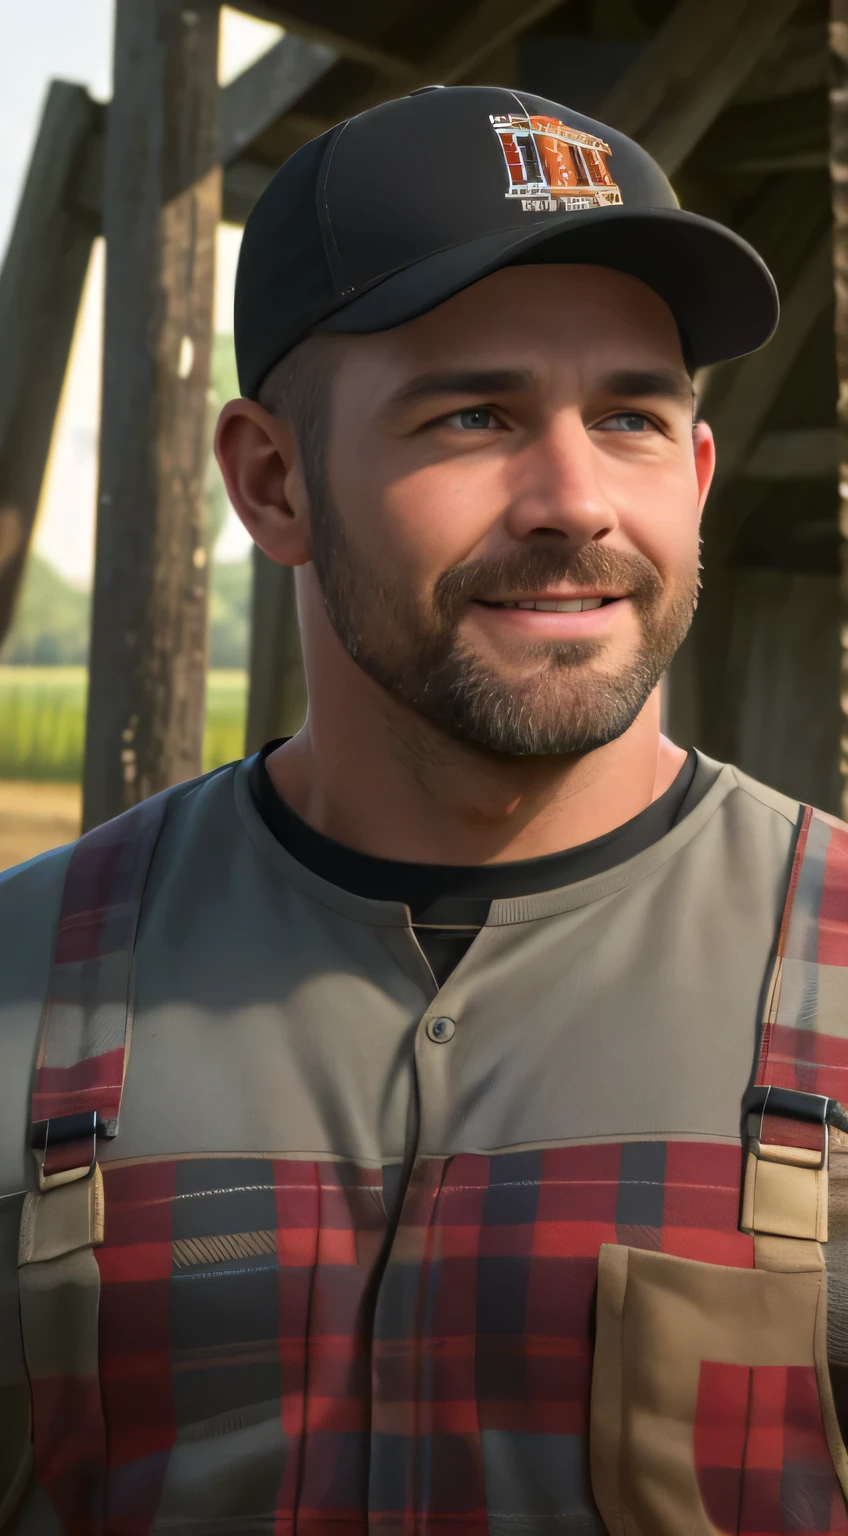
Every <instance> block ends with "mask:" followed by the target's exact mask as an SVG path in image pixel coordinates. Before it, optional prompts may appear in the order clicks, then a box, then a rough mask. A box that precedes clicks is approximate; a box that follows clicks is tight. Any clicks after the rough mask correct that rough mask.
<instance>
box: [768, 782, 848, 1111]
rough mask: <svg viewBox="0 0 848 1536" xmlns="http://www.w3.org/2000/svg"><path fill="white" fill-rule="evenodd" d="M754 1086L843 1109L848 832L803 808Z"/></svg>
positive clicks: (846, 1094) (847, 1056) (847, 1081)
mask: <svg viewBox="0 0 848 1536" xmlns="http://www.w3.org/2000/svg"><path fill="white" fill-rule="evenodd" d="M756 1082H757V1084H758V1085H759V1086H761V1087H769V1086H770V1087H771V1088H772V1090H775V1089H778V1088H779V1089H783V1090H786V1091H790V1092H797V1093H803V1094H811V1095H814V1096H816V1097H820V1098H825V1099H833V1100H836V1101H837V1103H840V1104H845V1103H846V1102H848V826H846V825H845V824H844V823H843V822H841V821H837V820H836V818H835V817H833V816H828V815H826V814H825V813H824V812H823V811H816V810H813V809H812V808H811V807H810V806H806V807H805V808H804V812H803V816H802V820H801V829H800V832H799V835H798V842H797V845H796V849H795V858H794V860H793V864H792V874H791V876H790V880H789V889H788V892H787V897H786V904H785V907H784V912H783V920H782V922H781V925H780V935H779V938H778V945H777V964H776V967H775V975H774V980H773V984H772V988H771V996H770V999H769V1004H768V1010H767V1015H766V1020H765V1023H764V1026H763V1035H762V1042H761V1047H760V1058H759V1063H758V1067H757V1077H756Z"/></svg>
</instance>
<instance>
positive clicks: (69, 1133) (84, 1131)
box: [30, 1109, 97, 1151]
mask: <svg viewBox="0 0 848 1536" xmlns="http://www.w3.org/2000/svg"><path fill="white" fill-rule="evenodd" d="M96 1135H97V1110H96V1109H93V1110H91V1112H90V1113H87V1114H83V1115H53V1116H52V1117H51V1118H50V1119H49V1120H34V1121H33V1125H32V1133H31V1136H30V1146H32V1147H43V1148H44V1150H45V1151H46V1150H47V1147H48V1146H51V1147H55V1146H57V1145H58V1146H65V1145H66V1143H67V1142H69V1141H86V1140H87V1139H88V1137H89V1136H96Z"/></svg>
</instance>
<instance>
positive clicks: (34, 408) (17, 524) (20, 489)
mask: <svg viewBox="0 0 848 1536" xmlns="http://www.w3.org/2000/svg"><path fill="white" fill-rule="evenodd" d="M101 115H102V108H101V107H100V106H98V104H97V102H95V101H92V99H91V97H90V96H89V94H88V92H87V91H86V90H85V89H84V87H83V86H81V85H69V84H67V83H66V82H65V81H63V80H54V81H53V82H52V84H51V86H50V89H49V91H48V94H47V100H46V102H45V106H44V112H43V115H42V118H41V124H40V126H39V130H38V135H37V138H36V141H35V148H34V150H33V153H32V159H31V161H30V165H29V171H28V173H27V178H26V181H25V183H24V189H23V193H22V195H21V200H20V204H19V207H18V212H17V217H16V220H15V224H14V227H13V230H12V235H11V238H10V241H9V246H8V250H7V252H6V258H5V261H4V263H3V269H2V273H0V336H2V338H3V366H2V369H0V643H2V641H3V640H4V639H5V636H6V634H7V633H8V629H9V625H10V624H11V621H12V618H13V615H14V610H15V603H16V601H17V595H18V590H19V587H20V582H21V576H22V574H23V569H24V565H25V563H26V557H27V553H28V550H29V542H30V536H31V534H32V529H33V524H34V522H35V515H36V512H37V510H38V501H39V497H40V494H41V485H42V481H43V479H44V470H45V466H46V464H47V456H48V454H49V452H50V442H51V439H52V436H53V426H54V422H55V418H56V413H57V411H58V408H59V400H60V397H61V393H62V383H63V380H64V377H65V371H66V368H67V363H68V355H69V353H70V349H71V342H72V340H73V334H74V326H75V324H76V319H77V312H78V310H79V304H80V298H81V295H82V290H83V286H84V283H85V276H86V272H87V271H88V263H89V257H90V255H91V247H92V243H93V241H94V237H95V235H96V234H97V230H98V220H97V218H96V216H94V215H92V214H90V213H86V212H84V211H82V210H79V209H78V208H77V207H76V206H75V197H74V193H75V189H76V184H77V181H78V178H79V175H80V172H81V169H82V166H83V163H84V159H85V154H86V150H87V148H88V146H89V144H90V142H91V141H92V139H93V138H94V136H95V133H96V130H97V127H98V124H99V121H100V118H101Z"/></svg>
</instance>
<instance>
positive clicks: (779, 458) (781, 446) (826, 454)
mask: <svg viewBox="0 0 848 1536" xmlns="http://www.w3.org/2000/svg"><path fill="white" fill-rule="evenodd" d="M838 468H839V448H838V444H837V437H836V428H835V427H794V428H784V429H783V430H782V431H778V432H765V433H763V436H762V437H761V438H760V440H759V442H758V443H757V445H756V447H755V448H754V450H753V452H752V454H751V456H750V458H749V459H748V460H747V462H746V463H745V464H744V465H743V466H742V473H743V475H744V476H745V478H746V479H747V480H831V479H833V480H835V478H836V474H837V471H838Z"/></svg>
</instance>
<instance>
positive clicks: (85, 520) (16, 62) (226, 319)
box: [0, 0, 281, 584]
mask: <svg viewBox="0 0 848 1536" xmlns="http://www.w3.org/2000/svg"><path fill="white" fill-rule="evenodd" d="M112 12H113V0H26V3H25V4H23V5H21V4H20V0H0V251H5V248H6V242H7V240H8V237H9V232H10V230H11V227H12V224H13V222H14V217H15V209H16V207H17V202H18V198H19V196H20V192H21V187H22V185H23V180H24V176H25V175H26V169H27V165H28V163H29V157H30V153H31V150H32V145H33V141H34V138H35V134H36V131H37V127H38V121H39V117H40V114H41V108H42V104H43V100H44V95H45V92H46V89H47V85H48V82H49V81H50V80H51V79H54V78H60V79H64V80H74V81H78V82H80V83H81V84H83V85H87V86H88V88H89V90H90V91H91V93H92V95H94V96H96V97H98V98H99V99H100V100H108V97H109V95H110V92H111V76H112V64H111V49H112ZM280 35H281V34H280V29H279V28H278V27H273V26H270V25H268V24H267V23H265V22H258V21H254V20H253V19H252V18H250V17H247V16H243V15H241V14H240V13H239V12H236V11H232V10H230V9H229V8H228V7H226V6H225V7H224V8H223V10H222V12H221V57H220V66H219V78H220V79H221V81H222V83H226V82H227V81H228V80H231V79H232V78H233V76H235V75H237V74H240V72H241V71H242V70H243V69H246V68H247V66H248V65H249V64H250V63H252V62H253V60H254V59H255V58H257V57H258V56H259V55H260V54H261V53H263V52H264V50H265V49H266V48H268V47H270V45H271V44H272V43H273V42H275V41H276V39H277V38H278V37H279V36H280ZM240 233H241V232H240V230H237V229H233V228H232V227H231V226H227V225H222V226H221V229H220V231H219V238H218V267H217V274H216V300H215V311H216V320H215V324H216V327H217V329H218V330H221V331H231V330H232V318H231V316H232V298H233V281H234V277H235V265H236V258H237V256H238V247H239V239H240ZM102 302H103V243H102V241H99V240H98V241H97V244H96V246H95V250H94V256H93V258H92V262H91V267H90V269H89V274H88V281H87V284H86V290H85V296H84V299H83V304H82V308H81V311H80V317H79V322H78V325H77V332H76V336H75V339H74V347H73V353H72V356H71V365H70V369H69V372H68V376H67V379H66V381H65V390H64V396H63V400H62V406H61V410H60V415H59V420H58V422H57V425H56V432H55V435H54V440H53V448H52V451H51V455H50V463H49V466H48V473H47V477H46V481H45V485H44V489H43V492H42V498H41V506H40V508H39V514H38V523H37V526H36V534H35V547H36V548H37V549H38V551H39V553H40V554H42V555H45V556H46V557H47V559H49V560H51V561H52V562H53V564H54V565H55V566H57V567H58V569H59V570H61V571H62V572H63V573H64V574H65V575H66V576H68V577H69V578H71V579H72V580H74V581H77V582H84V583H86V584H87V583H88V581H89V580H90V579H91V568H92V561H93V555H94V507H95V499H96V484H97V424H98V415H99V396H100V346H101V314H102ZM248 542H249V541H248V539H247V535H246V534H245V533H244V531H243V529H242V527H241V524H240V523H239V522H238V520H237V519H236V517H235V515H234V514H233V515H231V518H230V522H229V523H228V525H227V527H226V529H225V531H224V534H223V536H222V539H221V543H220V544H219V546H218V549H217V552H216V557H217V558H219V559H221V558H223V559H237V558H239V556H241V555H242V554H243V553H244V551H245V549H246V548H247V544H248Z"/></svg>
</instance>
